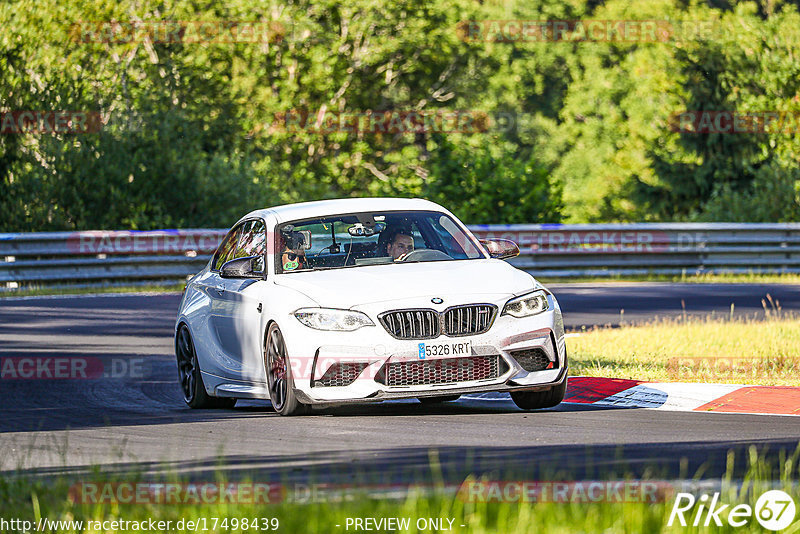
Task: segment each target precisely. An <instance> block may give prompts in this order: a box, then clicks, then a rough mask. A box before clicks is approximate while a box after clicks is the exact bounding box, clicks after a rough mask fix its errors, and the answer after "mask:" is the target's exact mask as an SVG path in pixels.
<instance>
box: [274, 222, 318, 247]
mask: <svg viewBox="0 0 800 534" xmlns="http://www.w3.org/2000/svg"><path fill="white" fill-rule="evenodd" d="M281 235H282V236H283V239H284V241H286V248H288V249H289V250H300V249H303V250H309V249H310V248H311V230H295V229H294V226H292V225H291V224H289V225H287V226H285V227H284V228H283V230H281Z"/></svg>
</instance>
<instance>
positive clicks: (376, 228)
mask: <svg viewBox="0 0 800 534" xmlns="http://www.w3.org/2000/svg"><path fill="white" fill-rule="evenodd" d="M385 229H386V223H382V222H376V223H375V224H364V223H360V222H358V223H356V224H354V225H353V226H351V227H350V228H348V229H347V233H348V234H350V235H351V236H353V237H369V236H371V235H375V234H379V233H381V232H383V231H384V230H385Z"/></svg>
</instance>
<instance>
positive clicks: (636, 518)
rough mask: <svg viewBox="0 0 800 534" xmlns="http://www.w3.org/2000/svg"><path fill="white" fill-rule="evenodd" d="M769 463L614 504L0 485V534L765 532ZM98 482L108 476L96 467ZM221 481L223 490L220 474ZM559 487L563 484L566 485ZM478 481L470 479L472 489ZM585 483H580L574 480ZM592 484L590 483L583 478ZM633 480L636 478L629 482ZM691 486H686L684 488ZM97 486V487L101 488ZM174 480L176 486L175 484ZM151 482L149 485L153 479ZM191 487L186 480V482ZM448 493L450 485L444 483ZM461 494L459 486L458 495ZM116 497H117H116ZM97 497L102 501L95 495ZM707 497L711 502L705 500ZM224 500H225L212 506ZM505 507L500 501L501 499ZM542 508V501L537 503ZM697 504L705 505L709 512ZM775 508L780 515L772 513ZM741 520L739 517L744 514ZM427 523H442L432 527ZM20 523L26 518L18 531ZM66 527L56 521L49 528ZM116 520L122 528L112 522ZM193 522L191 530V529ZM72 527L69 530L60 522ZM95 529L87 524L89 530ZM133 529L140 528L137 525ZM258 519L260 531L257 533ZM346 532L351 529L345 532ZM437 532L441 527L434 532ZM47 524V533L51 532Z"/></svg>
mask: <svg viewBox="0 0 800 534" xmlns="http://www.w3.org/2000/svg"><path fill="white" fill-rule="evenodd" d="M775 456H776V455H773V456H772V457H767V456H765V455H763V454H759V453H758V452H757V450H756V448H755V447H751V448H750V450H749V454H748V457H747V463H746V464H745V465H746V471H745V474H744V476H742V477H741V478H736V479H734V478H733V471H734V469H733V465H734V463H735V461H734V458H733V453H729V455H728V462H727V464H728V472H727V474H725V475H724V476H723V477H721V478H720V479H700V478H697V479H695V480H690V481H685V480H676V481H672V482H669V481H663V480H661V481H651V482H657V483H658V484H660V487H661V488H664V489H665V491H661V492H658V493H657V494H656V493H653V494H650V496H649V497H647V498H634V499H630V498H628V497H626V496H622V497H621V498H618V497H616V496H609V495H610V494H608V493H601V494H599V497H598V494H596V495H595V496H594V497H590V496H589V494H587V493H575V492H572V493H569V497H568V498H567V499H559V500H558V502H553V501H552V500H551V501H549V502H542V500H541V498H536V497H534V498H533V499H519V498H518V497H517V498H513V497H512V498H508V497H502V496H501V495H498V499H489V501H490V502H486V501H487V499H474V498H470V497H469V494H468V493H467V492H459V493H455V492H452V491H451V492H449V493H448V492H446V491H439V492H433V493H431V494H427V495H421V494H420V493H418V492H416V491H413V490H412V491H410V492H408V493H405V494H403V495H400V496H399V497H398V498H395V499H387V498H381V499H376V498H374V497H372V496H370V493H369V492H368V491H366V488H365V491H364V493H362V494H359V493H357V492H356V493H350V494H349V495H350V497H349V498H347V499H345V500H337V499H332V498H325V499H320V500H315V501H314V502H306V503H298V502H292V501H290V500H281V501H280V502H277V503H275V502H273V503H264V502H261V503H257V504H251V503H241V502H237V503H232V502H230V501H227V502H213V503H212V502H209V501H208V500H206V501H205V502H204V503H203V504H195V503H192V502H177V503H176V502H169V503H163V502H161V503H152V502H142V499H138V501H139V502H131V503H127V502H119V499H117V500H116V501H114V502H110V501H109V500H107V499H105V500H102V502H98V501H99V500H101V499H99V498H95V497H93V498H92V499H86V498H85V497H81V496H80V495H81V493H80V492H77V491H76V490H75V487H76V486H78V484H76V483H75V482H74V481H70V480H68V479H66V478H55V479H54V478H48V479H35V480H32V479H27V478H2V479H0V522H2V521H3V520H5V521H7V522H8V521H10V520H17V521H18V523H17V526H18V527H19V528H14V526H13V525H12V524H9V523H6V524H5V525H2V523H0V528H3V530H4V531H7V532H21V531H24V530H26V529H27V530H28V531H34V530H37V531H39V532H43V531H44V532H59V533H62V532H63V533H77V532H100V531H103V532H109V531H114V532H143V531H149V532H153V531H159V532H236V533H238V532H257V531H277V532H303V533H309V534H313V533H318V532H319V533H330V532H348V531H349V532H353V531H357V530H362V531H363V530H367V529H364V528H361V529H358V528H353V521H354V519H356V518H360V519H362V521H363V520H364V519H366V518H371V519H373V520H375V521H380V520H381V519H388V518H398V519H405V518H407V520H408V522H407V523H406V524H407V525H409V526H408V527H405V528H382V529H381V528H373V529H369V530H379V531H384V532H387V531H389V532H391V531H394V532H473V533H501V534H505V533H509V534H514V533H525V532H547V533H565V534H567V533H569V534H571V533H574V532H603V533H609V534H611V533H617V532H619V533H623V532H625V533H628V532H637V533H638V532H647V533H658V532H764V530H763V528H762V527H761V526H760V525H759V522H758V520H757V519H756V517H755V516H754V515H752V514H753V513H756V512H757V513H760V514H761V515H762V517H763V516H764V515H766V514H765V513H764V509H763V505H762V506H761V507H758V506H757V503H758V502H759V501H758V497H759V496H761V495H762V494H763V493H764V492H765V491H768V490H775V489H780V490H782V491H785V492H787V493H788V494H789V496H790V497H791V498H792V499H793V500H794V501H796V502H797V499H798V497H800V495H798V486H797V478H798V474H799V473H798V453H797V451H795V453H794V454H782V455H780V457H778V458H776V457H775ZM97 477H98V478H102V477H103V475H102V474H101V473H100V471H99V470H98V472H97ZM218 477H220V478H217V480H216V481H215V482H216V483H217V484H226V483H227V481H225V480H224V479H223V478H221V476H219V475H218ZM562 480H563V479H562ZM125 482H127V483H128V484H132V485H133V484H135V483H137V482H140V481H139V480H136V479H133V478H129V479H128V480H124V479H121V478H118V479H117V480H116V481H115V484H116V485H115V486H114V487H115V488H119V487H120V483H125ZM472 482H474V479H468V480H467V483H472ZM575 482H580V481H575ZM585 482H588V481H585ZM627 482H629V483H630V482H642V483H644V482H646V480H640V481H635V480H634V479H632V478H629V479H627ZM687 482H689V483H690V484H689V485H688V487H690V488H692V489H687V486H686V483H687ZM98 483H99V482H98ZM172 483H178V481H177V480H173V481H172ZM146 484H153V482H148V483H146ZM184 484H185V482H184ZM442 488H444V486H442ZM463 488H464V487H463V486H462V489H463ZM115 491H116V493H114V495H121V494H122V493H121V492H120V490H118V489H117V490H115ZM679 492H684V493H690V494H691V495H692V497H693V498H694V499H695V504H694V506H687V507H686V508H685V509H684V512H683V517H684V519H685V520H686V521H687V522H688V523H689V526H688V527H683V526H681V525H680V524H678V519H677V517H675V518H673V525H672V526H670V525H669V522H670V517H672V515H673V510H674V508H675V505H676V503H678V502H679V501H678V499H679V498H682V499H685V500H683V501H680V504H682V505H683V504H686V503H687V502H688V498H683V497H679V495H678V493H679ZM715 493H718V495H717V500H718V504H719V505H722V504H728V506H726V507H725V509H724V511H723V512H721V513H719V516H718V520H719V521H720V522H721V523H722V527H720V526H718V525H717V524H715V523H716V521H715V520H713V519H711V520H709V525H708V526H704V523H705V519H706V516H705V515H704V508H705V509H707V508H708V503H709V501H711V499H712V498H713V495H714V494H715ZM98 495H101V494H98ZM703 495H706V496H707V497H706V498H705V499H703V498H702V496H703ZM214 500H217V501H218V500H219V499H214ZM500 500H503V501H504V502H499V501H500ZM537 501H538V502H537ZM701 503H705V506H703V505H702V504H701ZM737 505H747V506H749V507H750V509H751V515H750V517H749V518H747V517H745V518H744V519H745V521H744V524H743V526H739V527H733V526H731V525H730V524H729V523H728V521H729V515H728V514H730V513H731V511H732V509H733V507H734V506H737ZM776 511H777V509H776ZM697 516H700V520H699V521H698V523H699V525H700V526H698V527H693V526H691V525H692V522H693V520H694V518H695V517H697ZM739 519H740V520H741V519H742V516H741V515H740V516H739ZM44 520H47V523H46V525H47V526H46V527H45V528H40V529H35V528H32V526H33V525H35V524H37V523H39V522H40V521H44ZM151 520H152V521H154V522H158V521H163V522H166V521H169V522H170V523H168V524H162V525H160V526H156V527H152V526H151V527H150V528H148V527H147V526H145V527H144V528H142V523H141V522H145V523H144V524H145V525H147V524H148V522H150V521H151ZM431 520H437V521H438V523H433V522H432V521H431ZM19 521H28V522H30V523H28V524H27V525H25V526H22V525H21V524H20V523H19ZM54 521H60V522H62V523H60V524H53V523H52V522H54ZM112 521H117V522H125V523H116V524H115V523H111V522H112ZM189 521H191V522H192V523H191V524H190V523H188V522H189ZM64 522H66V523H64ZM88 522H91V523H88ZM132 522H136V526H135V527H134V526H133V525H131V523H132ZM253 522H255V523H256V524H257V525H258V527H257V528H254V527H253V526H252V525H253ZM348 525H350V527H349V528H348ZM433 525H438V527H434V526H433ZM48 527H49V528H48ZM798 529H800V522H794V523H793V525H792V526H791V527H790V528H789V529H788V530H785V532H794V531H797V530H798Z"/></svg>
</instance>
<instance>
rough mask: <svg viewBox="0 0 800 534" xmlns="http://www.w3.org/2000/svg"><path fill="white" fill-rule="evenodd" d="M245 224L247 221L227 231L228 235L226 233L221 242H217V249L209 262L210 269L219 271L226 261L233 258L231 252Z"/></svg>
mask: <svg viewBox="0 0 800 534" xmlns="http://www.w3.org/2000/svg"><path fill="white" fill-rule="evenodd" d="M245 224H247V223H242V224H240V225H239V226H237V227H236V228H234V229H233V230H231V231H230V232H228V235H226V236H225V239H223V240H222V243H220V244H219V247H217V251H216V252H215V253H214V261H213V262H212V263H211V269H212V270H214V271H219V270H220V269H221V268H222V266H223V265H224V264H225V262H226V261H228V260H230V259H232V258H233V253H234V251H235V249H236V245H237V244H238V243H239V238H240V237H241V235H242V228H243V227H244V225H245Z"/></svg>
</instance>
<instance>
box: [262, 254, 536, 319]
mask: <svg viewBox="0 0 800 534" xmlns="http://www.w3.org/2000/svg"><path fill="white" fill-rule="evenodd" d="M275 283H276V284H278V285H281V286H284V287H288V288H291V289H294V290H296V291H299V292H301V293H303V294H305V295H306V296H308V297H309V298H311V299H313V300H314V301H316V302H317V303H318V304H319V305H320V306H322V307H331V308H342V309H347V308H352V307H354V306H359V305H366V304H372V303H377V302H390V301H401V300H413V299H417V298H425V299H426V300H427V301H430V299H431V298H433V297H441V298H445V297H448V296H450V297H454V296H455V297H459V296H460V297H465V296H467V295H487V300H488V295H494V296H495V297H497V298H500V297H506V296H513V295H518V294H522V293H525V292H528V291H530V290H532V289H533V288H534V284H535V283H536V282H535V281H534V279H533V278H532V277H531V276H530V275H529V274H527V273H525V272H523V271H520V270H519V269H516V268H515V267H513V266H511V265H510V264H508V263H506V262H504V261H500V260H494V259H486V260H461V261H442V262H428V263H411V264H390V265H369V266H366V265H365V266H360V267H351V268H344V269H332V270H327V271H315V272H297V273H291V274H281V275H276V276H275ZM459 300H460V299H459Z"/></svg>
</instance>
